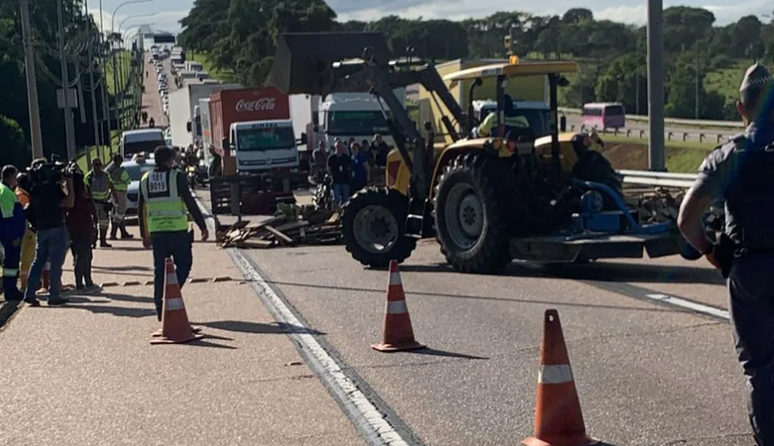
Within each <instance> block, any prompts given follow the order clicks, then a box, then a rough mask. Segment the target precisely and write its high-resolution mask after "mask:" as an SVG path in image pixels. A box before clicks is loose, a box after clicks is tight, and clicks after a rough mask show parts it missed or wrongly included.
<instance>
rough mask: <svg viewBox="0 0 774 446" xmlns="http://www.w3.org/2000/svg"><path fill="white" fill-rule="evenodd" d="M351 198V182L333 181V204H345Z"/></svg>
mask: <svg viewBox="0 0 774 446" xmlns="http://www.w3.org/2000/svg"><path fill="white" fill-rule="evenodd" d="M347 200H349V184H337V183H333V205H334V206H343V205H344V203H346V202H347Z"/></svg>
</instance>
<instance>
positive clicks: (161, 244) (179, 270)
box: [151, 231, 193, 320]
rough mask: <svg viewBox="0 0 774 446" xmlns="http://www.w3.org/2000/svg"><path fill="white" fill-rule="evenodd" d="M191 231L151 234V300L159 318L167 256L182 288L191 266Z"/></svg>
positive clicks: (161, 307) (162, 301)
mask: <svg viewBox="0 0 774 446" xmlns="http://www.w3.org/2000/svg"><path fill="white" fill-rule="evenodd" d="M192 242H193V240H192V238H191V233H190V232H188V231H176V232H157V233H155V234H151V244H153V301H154V302H155V304H156V316H157V317H158V319H159V320H161V312H162V309H163V308H164V307H163V303H164V300H163V299H164V282H165V280H164V279H165V278H166V275H167V270H166V268H167V258H168V257H171V258H172V261H173V262H174V263H175V273H176V275H177V283H178V284H179V285H180V288H181V289H182V288H183V285H185V281H186V280H187V279H188V274H190V273H191V266H193V251H192V249H191V248H192V247H191V243H192Z"/></svg>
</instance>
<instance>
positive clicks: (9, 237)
mask: <svg viewBox="0 0 774 446" xmlns="http://www.w3.org/2000/svg"><path fill="white" fill-rule="evenodd" d="M122 164H123V158H122V157H121V155H118V154H117V155H115V156H114V157H113V159H112V162H111V163H110V165H108V166H107V168H106V169H103V164H102V160H100V159H99V158H95V159H93V160H92V162H91V170H89V171H88V172H83V171H82V170H81V169H80V168H79V167H78V165H77V164H76V163H74V162H73V163H70V164H68V165H64V164H62V163H58V162H49V161H48V160H47V159H45V158H40V159H36V160H35V161H33V162H32V164H31V166H30V168H29V169H27V170H26V171H20V170H19V169H18V168H17V167H15V166H12V165H7V166H5V167H3V169H2V181H1V182H0V209H1V210H2V215H0V235H1V236H0V241H1V242H2V247H3V252H4V258H3V294H4V295H5V300H6V301H14V300H16V301H19V300H24V301H25V302H27V303H29V304H31V305H33V306H38V305H40V303H39V301H38V299H37V292H38V291H39V290H40V288H41V279H42V276H43V274H44V270H47V271H48V272H49V284H48V292H49V298H48V305H62V304H66V303H67V302H68V299H67V298H64V297H62V296H61V293H62V291H63V290H62V267H63V264H64V261H65V258H66V255H67V250H68V249H70V251H71V253H72V257H73V271H74V276H75V277H74V278H75V288H76V289H77V290H78V291H80V292H92V291H96V290H97V289H98V287H97V286H96V285H95V284H94V281H93V279H92V276H91V264H92V258H93V249H96V247H97V241H99V246H100V248H110V247H112V246H111V245H110V244H109V243H108V242H107V236H108V229H109V228H111V226H112V230H111V231H110V239H111V240H115V239H116V238H117V236H118V233H119V231H120V233H121V238H122V239H129V238H133V236H132V235H131V234H129V232H128V231H127V230H126V227H125V222H124V219H125V212H126V192H127V189H128V187H129V184H130V183H131V179H130V178H129V175H128V173H127V172H126V170H124V168H123V167H122Z"/></svg>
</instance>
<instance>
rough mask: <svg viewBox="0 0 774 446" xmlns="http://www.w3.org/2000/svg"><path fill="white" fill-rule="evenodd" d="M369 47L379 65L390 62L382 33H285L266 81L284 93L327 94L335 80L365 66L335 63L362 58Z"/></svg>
mask: <svg viewBox="0 0 774 446" xmlns="http://www.w3.org/2000/svg"><path fill="white" fill-rule="evenodd" d="M366 48H369V49H370V51H371V54H372V55H373V56H374V59H375V60H376V61H378V63H379V64H385V65H386V64H388V63H389V57H390V56H389V50H388V48H387V42H386V41H385V40H384V36H383V35H382V34H381V33H362V32H358V33H285V34H282V35H281V36H280V38H279V41H278V42H277V53H276V55H275V56H274V65H273V66H272V68H271V73H270V74H269V79H268V82H267V83H268V85H269V86H273V87H276V88H277V89H278V90H279V91H281V92H283V93H285V94H290V95H292V94H313V95H326V94H328V93H331V92H332V91H331V90H332V88H333V85H334V83H335V81H336V80H338V79H340V78H341V77H343V76H346V75H347V74H349V73H354V72H357V71H360V70H362V65H355V66H351V67H349V68H348V67H347V65H346V64H343V65H341V66H340V67H339V68H335V69H334V67H333V63H334V62H341V61H346V60H348V59H360V58H362V56H363V51H364V50H365V49H366ZM366 91H367V89H366Z"/></svg>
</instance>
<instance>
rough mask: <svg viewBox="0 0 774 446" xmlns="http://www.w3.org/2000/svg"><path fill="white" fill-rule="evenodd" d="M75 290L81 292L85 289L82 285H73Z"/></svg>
mask: <svg viewBox="0 0 774 446" xmlns="http://www.w3.org/2000/svg"><path fill="white" fill-rule="evenodd" d="M75 289H76V290H77V291H83V290H85V289H86V288H85V287H84V286H83V284H77V285H75Z"/></svg>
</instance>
